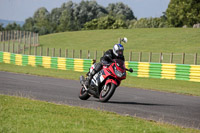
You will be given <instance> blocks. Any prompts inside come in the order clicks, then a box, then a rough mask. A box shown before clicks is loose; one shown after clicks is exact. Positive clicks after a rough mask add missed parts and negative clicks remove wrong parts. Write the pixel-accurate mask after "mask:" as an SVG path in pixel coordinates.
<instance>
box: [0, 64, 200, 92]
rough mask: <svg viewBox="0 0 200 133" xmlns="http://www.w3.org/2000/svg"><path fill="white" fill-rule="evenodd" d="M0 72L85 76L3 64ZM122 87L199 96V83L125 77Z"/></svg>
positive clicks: (70, 76) (79, 73) (73, 78)
mask: <svg viewBox="0 0 200 133" xmlns="http://www.w3.org/2000/svg"><path fill="white" fill-rule="evenodd" d="M0 71H8V72H15V73H24V74H32V75H39V76H48V77H55V78H62V79H72V80H78V79H79V76H80V75H85V74H86V73H83V72H74V71H64V70H56V69H46V68H43V67H31V66H16V65H11V64H5V63H0ZM122 86H127V87H136V88H142V89H151V90H157V91H166V92H173V93H179V94H187V95H194V96H200V89H199V88H200V83H199V82H190V81H181V80H168V79H153V78H138V77H131V76H127V79H126V80H124V81H122Z"/></svg>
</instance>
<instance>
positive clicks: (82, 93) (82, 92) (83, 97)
mask: <svg viewBox="0 0 200 133" xmlns="http://www.w3.org/2000/svg"><path fill="white" fill-rule="evenodd" d="M79 98H80V99H81V100H87V99H88V98H90V95H89V94H88V93H87V92H86V90H85V88H84V87H82V88H81V90H80V94H79Z"/></svg>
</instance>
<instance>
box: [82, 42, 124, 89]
mask: <svg viewBox="0 0 200 133" xmlns="http://www.w3.org/2000/svg"><path fill="white" fill-rule="evenodd" d="M123 52H124V47H123V45H121V44H115V45H114V47H113V49H109V50H107V51H106V52H105V53H104V55H103V57H101V59H100V62H99V63H97V65H96V67H95V68H94V69H93V70H92V72H91V73H90V74H89V76H88V79H87V80H86V81H85V85H86V86H87V87H88V86H89V85H90V82H91V80H92V78H93V76H94V75H95V74H96V73H98V72H99V71H100V70H101V69H102V67H103V62H107V63H111V62H112V61H113V59H121V60H123V61H125V59H124V55H123Z"/></svg>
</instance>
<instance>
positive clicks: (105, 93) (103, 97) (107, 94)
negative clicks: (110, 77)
mask: <svg viewBox="0 0 200 133" xmlns="http://www.w3.org/2000/svg"><path fill="white" fill-rule="evenodd" d="M116 88H117V86H116V85H115V84H112V83H111V84H107V86H106V87H105V88H104V87H103V89H102V90H101V92H100V96H99V100H100V101H101V102H107V101H108V100H109V99H110V98H111V97H112V95H113V94H114V92H115V89H116Z"/></svg>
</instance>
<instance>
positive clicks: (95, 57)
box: [94, 50, 97, 60]
mask: <svg viewBox="0 0 200 133" xmlns="http://www.w3.org/2000/svg"><path fill="white" fill-rule="evenodd" d="M94 59H95V60H97V50H96V51H95V56H94Z"/></svg>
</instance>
